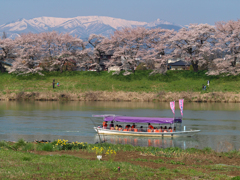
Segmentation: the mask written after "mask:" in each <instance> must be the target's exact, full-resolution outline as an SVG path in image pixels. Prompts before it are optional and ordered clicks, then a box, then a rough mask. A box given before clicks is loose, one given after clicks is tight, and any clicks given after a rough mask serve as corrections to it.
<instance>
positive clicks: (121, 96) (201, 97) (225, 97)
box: [0, 91, 240, 103]
mask: <svg viewBox="0 0 240 180" xmlns="http://www.w3.org/2000/svg"><path fill="white" fill-rule="evenodd" d="M178 99H184V100H185V101H186V102H231V103H232V102H234V103H240V94H237V93H232V92H209V93H201V92H165V91H161V92H158V93H154V92H148V93H146V92H124V91H114V92H109V91H87V92H19V93H5V94H3V93H0V100H1V101H15V100H27V101H29V100H30V101H32V100H33V101H131V102H168V101H173V100H178Z"/></svg>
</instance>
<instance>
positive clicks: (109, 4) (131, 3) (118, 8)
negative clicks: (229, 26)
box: [0, 0, 240, 26]
mask: <svg viewBox="0 0 240 180" xmlns="http://www.w3.org/2000/svg"><path fill="white" fill-rule="evenodd" d="M239 7H240V0H0V25H2V24H5V23H8V22H12V21H16V20H17V19H20V18H25V19H32V18H36V17H42V16H48V17H63V18H70V17H76V16H93V15H95V16H109V17H114V18H121V19H126V20H133V21H144V22H152V21H155V20H157V19H158V18H159V19H162V20H166V21H168V22H171V23H175V24H178V25H182V26H184V25H189V24H190V23H204V24H205V23H208V24H210V25H214V24H215V22H217V21H229V20H238V18H239V17H240V11H239Z"/></svg>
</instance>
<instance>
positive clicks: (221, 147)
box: [0, 101, 240, 151]
mask: <svg viewBox="0 0 240 180" xmlns="http://www.w3.org/2000/svg"><path fill="white" fill-rule="evenodd" d="M92 114H118V115H127V116H149V117H172V116H173V115H172V112H171V110H170V108H169V103H146V102H75V101H74V102H5V101H1V102H0V123H1V128H0V140H7V141H17V140H18V139H20V138H23V139H25V140H27V141H34V140H42V139H44V140H51V141H53V140H56V139H68V140H69V141H80V142H88V143H95V142H96V141H99V139H98V136H96V132H95V131H94V130H93V126H94V124H96V125H98V124H102V119H101V118H92V117H91V116H92ZM176 116H180V112H179V109H178V107H177V108H176ZM92 120H94V121H93V122H92ZM183 123H184V125H185V126H186V127H187V129H200V130H201V132H200V133H199V134H197V135H195V136H194V137H174V138H163V139H162V138H144V137H126V136H104V137H102V138H104V139H106V140H107V141H108V142H111V143H121V144H132V145H140V146H156V147H181V148H188V147H196V148H204V147H211V148H213V149H215V150H218V151H227V150H232V149H237V150H238V149H239V148H240V143H239V138H240V104H236V103H185V104H184V121H183Z"/></svg>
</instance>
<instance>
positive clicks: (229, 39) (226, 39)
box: [211, 20, 240, 75]
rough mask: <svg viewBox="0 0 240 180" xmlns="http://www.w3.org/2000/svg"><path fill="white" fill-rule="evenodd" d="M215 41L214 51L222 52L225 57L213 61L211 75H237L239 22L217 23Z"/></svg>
mask: <svg viewBox="0 0 240 180" xmlns="http://www.w3.org/2000/svg"><path fill="white" fill-rule="evenodd" d="M216 39H217V40H218V41H217V43H216V49H217V50H219V51H221V52H224V54H225V57H224V58H222V59H217V60H215V65H216V69H215V71H212V72H211V74H220V73H227V74H232V75H237V74H239V73H240V67H239V66H238V65H237V59H238V58H239V57H240V20H237V21H228V22H217V23H216ZM213 72H215V73H213Z"/></svg>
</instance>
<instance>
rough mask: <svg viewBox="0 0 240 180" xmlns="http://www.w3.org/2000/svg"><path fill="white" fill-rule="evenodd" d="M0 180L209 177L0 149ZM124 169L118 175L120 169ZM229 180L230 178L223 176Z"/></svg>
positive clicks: (178, 171) (184, 170)
mask: <svg viewBox="0 0 240 180" xmlns="http://www.w3.org/2000/svg"><path fill="white" fill-rule="evenodd" d="M0 160H1V171H0V177H1V179H58V178H59V179H93V178H94V179H106V178H107V179H115V178H116V177H119V178H121V179H159V178H162V179H169V178H170V179H175V178H177V177H178V176H179V175H187V176H189V177H195V176H200V175H201V176H205V177H207V176H208V177H211V176H212V177H216V175H215V174H214V175H211V176H209V175H207V174H204V173H202V172H200V171H197V170H194V169H192V170H190V171H189V170H187V169H174V170H172V169H167V168H165V167H161V168H159V169H153V168H149V167H143V166H139V165H134V164H131V163H129V162H110V161H98V160H88V159H82V158H77V157H74V156H69V155H61V156H60V155H45V156H40V155H36V154H33V153H24V152H19V151H9V150H3V149H1V150H0ZM118 167H121V171H120V172H118V171H117V168H118ZM222 177H223V178H225V179H229V178H228V177H227V176H223V175H222Z"/></svg>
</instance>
